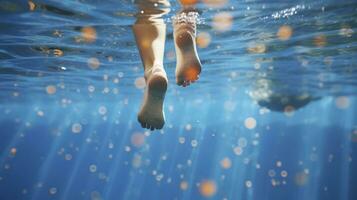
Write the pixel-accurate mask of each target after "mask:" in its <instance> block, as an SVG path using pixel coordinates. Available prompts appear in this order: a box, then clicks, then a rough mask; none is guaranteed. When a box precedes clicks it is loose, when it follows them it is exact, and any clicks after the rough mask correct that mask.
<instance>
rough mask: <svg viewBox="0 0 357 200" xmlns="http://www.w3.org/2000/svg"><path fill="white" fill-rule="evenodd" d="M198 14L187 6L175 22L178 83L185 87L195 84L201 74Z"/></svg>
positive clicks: (177, 15)
mask: <svg viewBox="0 0 357 200" xmlns="http://www.w3.org/2000/svg"><path fill="white" fill-rule="evenodd" d="M196 15H197V12H195V11H194V9H192V8H191V7H187V6H185V7H184V8H183V10H182V11H180V12H179V13H178V14H176V17H175V20H174V21H173V28H174V40H175V49H176V62H177V63H176V83H177V84H178V85H182V86H183V87H186V86H188V85H189V84H190V83H193V82H195V81H196V80H197V79H198V78H199V74H200V73H201V62H200V60H199V58H198V55H197V50H196V17H197V16H196Z"/></svg>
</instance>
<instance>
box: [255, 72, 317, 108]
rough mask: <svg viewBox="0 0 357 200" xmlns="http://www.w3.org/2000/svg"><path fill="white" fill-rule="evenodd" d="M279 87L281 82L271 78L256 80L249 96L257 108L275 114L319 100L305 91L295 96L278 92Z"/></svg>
mask: <svg viewBox="0 0 357 200" xmlns="http://www.w3.org/2000/svg"><path fill="white" fill-rule="evenodd" d="M281 85H282V83H281V82H279V81H277V80H274V79H273V78H272V79H258V80H257V81H256V82H255V84H254V88H253V90H252V91H251V92H250V94H249V95H250V97H251V98H252V99H253V100H255V101H256V102H257V103H258V105H259V106H261V107H265V108H268V109H270V110H272V111H276V112H285V111H286V109H289V108H292V109H294V110H298V109H300V108H303V107H304V106H306V105H308V104H309V103H310V102H312V101H316V100H319V99H321V98H320V97H314V96H313V95H311V94H310V93H308V92H305V91H300V92H298V93H296V94H291V93H289V92H286V91H279V90H278V88H279V86H281Z"/></svg>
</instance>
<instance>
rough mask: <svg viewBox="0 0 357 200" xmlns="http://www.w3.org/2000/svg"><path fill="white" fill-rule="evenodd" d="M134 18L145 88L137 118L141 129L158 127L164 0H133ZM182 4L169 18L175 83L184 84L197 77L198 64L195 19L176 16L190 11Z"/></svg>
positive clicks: (160, 121) (160, 118)
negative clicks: (171, 31)
mask: <svg viewBox="0 0 357 200" xmlns="http://www.w3.org/2000/svg"><path fill="white" fill-rule="evenodd" d="M136 4H137V5H138V7H139V13H138V14H137V20H136V22H135V24H134V25H133V31H134V35H135V40H136V44H137V47H138V49H139V53H140V56H141V60H142V63H143V66H144V77H145V81H146V88H145V93H144V98H143V102H142V105H141V109H140V111H139V113H138V121H139V122H140V124H141V126H142V127H143V128H148V129H151V130H154V129H161V128H162V127H163V126H164V124H165V115H164V111H163V102H164V98H165V93H166V90H167V84H168V79H167V76H166V72H165V69H164V66H163V59H164V48H165V37H166V24H165V23H164V20H163V18H162V16H163V15H165V14H167V13H168V12H169V11H170V9H169V6H170V3H169V2H168V1H167V0H137V1H136ZM194 12H195V11H194V8H193V7H191V6H184V7H183V9H182V10H181V11H180V12H178V13H177V14H176V17H175V19H174V20H173V29H174V32H173V35H174V42H175V50H176V62H177V63H176V83H177V84H178V85H180V86H183V87H186V86H188V85H190V84H191V83H193V82H195V81H196V80H197V79H198V78H199V74H200V72H201V63H200V60H199V58H198V55H197V50H196V41H195V37H196V22H195V20H194V19H192V18H185V17H180V16H185V15H189V14H190V13H194Z"/></svg>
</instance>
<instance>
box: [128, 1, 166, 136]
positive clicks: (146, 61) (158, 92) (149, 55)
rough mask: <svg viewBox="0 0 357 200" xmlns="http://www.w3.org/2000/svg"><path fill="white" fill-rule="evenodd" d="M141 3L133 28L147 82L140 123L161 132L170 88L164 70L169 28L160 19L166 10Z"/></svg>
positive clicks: (147, 3)
mask: <svg viewBox="0 0 357 200" xmlns="http://www.w3.org/2000/svg"><path fill="white" fill-rule="evenodd" d="M158 2H159V1H158ZM160 2H161V1H160ZM138 4H139V9H140V11H139V14H138V15H137V21H136V23H135V24H134V25H133V31H134V35H135V39H136V44H137V47H138V49H139V52H140V56H141V60H142V62H143V65H144V71H145V80H146V88H145V94H144V99H143V103H142V107H141V110H140V112H139V114H138V120H139V122H140V123H141V126H142V127H144V128H149V129H151V130H153V129H155V128H157V129H160V128H162V127H163V125H164V123H165V119H164V113H163V101H164V98H165V93H166V89H167V77H166V73H165V70H164V68H163V59H164V47H165V36H166V25H165V24H164V21H163V19H161V18H160V17H161V15H163V14H165V11H164V10H161V9H159V8H158V6H155V5H154V2H153V1H150V0H146V1H143V0H141V1H140V2H138Z"/></svg>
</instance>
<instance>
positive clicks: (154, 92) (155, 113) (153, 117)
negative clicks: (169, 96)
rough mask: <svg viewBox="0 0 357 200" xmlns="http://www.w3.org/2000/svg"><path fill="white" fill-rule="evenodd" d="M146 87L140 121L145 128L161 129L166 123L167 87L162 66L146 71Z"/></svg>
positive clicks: (139, 116)
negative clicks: (164, 108) (164, 106)
mask: <svg viewBox="0 0 357 200" xmlns="http://www.w3.org/2000/svg"><path fill="white" fill-rule="evenodd" d="M145 79H146V88H145V94H144V100H143V104H142V106H141V109H140V112H139V114H138V121H139V122H140V124H141V126H142V127H143V128H147V129H151V130H154V129H161V128H162V127H163V126H164V124H165V116H164V112H163V102H164V98H165V93H166V89H167V82H168V81H167V77H166V73H165V71H164V69H163V68H162V67H153V68H152V69H151V70H150V71H149V72H145Z"/></svg>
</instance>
